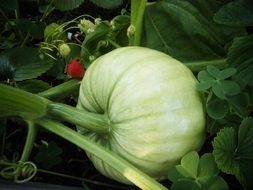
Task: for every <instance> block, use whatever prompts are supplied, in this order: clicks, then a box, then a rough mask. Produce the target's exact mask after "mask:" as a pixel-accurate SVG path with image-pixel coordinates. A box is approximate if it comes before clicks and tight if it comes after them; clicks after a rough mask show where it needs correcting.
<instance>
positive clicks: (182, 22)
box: [142, 0, 244, 62]
mask: <svg viewBox="0 0 253 190" xmlns="http://www.w3.org/2000/svg"><path fill="white" fill-rule="evenodd" d="M225 3H226V1H213V0H208V1H197V0H193V1H180V0H163V1H158V2H157V3H154V4H150V5H149V6H147V8H146V12H145V15H144V36H143V40H142V45H143V46H147V47H150V48H153V49H157V50H160V51H162V52H165V53H167V54H169V55H171V56H172V57H174V58H177V59H179V60H181V61H183V62H192V61H199V60H210V59H211V60H213V59H219V58H221V57H224V56H225V55H226V49H225V45H226V44H227V43H229V42H230V41H231V40H232V39H233V37H234V36H236V35H238V34H242V33H244V29H240V28H232V27H230V28H229V27H227V26H222V25H219V24H217V23H215V22H214V21H213V19H212V18H213V15H214V13H215V12H216V11H217V9H219V7H220V6H222V5H223V4H225Z"/></svg>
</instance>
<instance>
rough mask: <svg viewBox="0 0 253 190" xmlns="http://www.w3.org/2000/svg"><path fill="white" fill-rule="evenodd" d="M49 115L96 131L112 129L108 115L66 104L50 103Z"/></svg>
mask: <svg viewBox="0 0 253 190" xmlns="http://www.w3.org/2000/svg"><path fill="white" fill-rule="evenodd" d="M48 115H51V116H54V117H58V118H60V119H63V120H65V121H69V122H71V123H73V124H75V125H77V126H78V127H83V128H85V129H87V130H91V131H93V132H96V133H105V134H108V133H109V131H110V125H109V120H108V118H107V117H106V115H102V114H97V113H92V112H88V111H85V110H80V109H77V108H75V107H72V106H68V105H66V104H61V103H51V104H49V105H48Z"/></svg>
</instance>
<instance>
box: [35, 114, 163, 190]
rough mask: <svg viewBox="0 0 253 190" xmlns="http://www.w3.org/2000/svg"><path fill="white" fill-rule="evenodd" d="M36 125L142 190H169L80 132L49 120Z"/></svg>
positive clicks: (39, 121)
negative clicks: (101, 161)
mask: <svg viewBox="0 0 253 190" xmlns="http://www.w3.org/2000/svg"><path fill="white" fill-rule="evenodd" d="M36 123H37V124H39V125H40V126H42V127H43V128H45V129H47V130H49V131H51V132H53V133H55V134H56V135H59V136H61V137H62V138H64V139H66V140H68V141H69V142H71V143H73V144H75V145H77V146H79V147H80V148H82V149H83V150H85V151H87V152H89V153H91V154H93V155H95V156H96V157H98V158H99V159H101V160H103V161H104V162H105V163H107V164H108V165H109V166H111V167H112V168H114V169H115V170H117V171H118V172H120V173H121V174H122V175H123V176H124V177H126V178H127V179H128V180H129V181H131V182H132V183H134V184H135V185H136V186H138V187H140V188H141V189H145V190H153V189H156V190H167V188H166V187H164V186H163V185H161V184H160V183H158V182H157V181H156V180H154V179H153V178H151V177H149V176H148V175H147V174H145V173H143V172H142V171H140V170H138V169H137V168H135V167H134V166H133V165H132V164H130V163H129V162H127V161H126V160H124V159H123V158H121V157H120V156H118V155H117V154H115V153H114V152H112V151H109V150H108V149H106V148H105V147H103V146H101V145H99V144H96V143H95V142H93V141H91V140H90V139H88V138H87V137H85V136H84V135H81V134H79V133H78V132H76V131H74V130H72V129H70V128H68V127H66V126H64V125H63V124H60V123H57V122H54V121H52V120H49V119H38V120H36Z"/></svg>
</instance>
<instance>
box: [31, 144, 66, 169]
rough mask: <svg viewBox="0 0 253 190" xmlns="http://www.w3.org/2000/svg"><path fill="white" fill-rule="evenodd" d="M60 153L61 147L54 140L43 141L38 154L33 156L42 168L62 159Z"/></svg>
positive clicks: (55, 163) (51, 165)
mask: <svg viewBox="0 0 253 190" xmlns="http://www.w3.org/2000/svg"><path fill="white" fill-rule="evenodd" d="M61 154H62V149H61V148H60V147H59V146H58V145H57V144H56V143H55V142H44V141H43V143H42V145H41V146H40V148H39V152H38V154H37V155H36V156H35V157H34V159H35V163H37V164H39V165H41V166H42V167H43V168H44V169H50V168H52V167H53V166H55V165H57V164H59V163H60V162H61V161H62V159H61V157H60V156H61Z"/></svg>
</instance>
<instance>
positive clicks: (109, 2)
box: [90, 0, 123, 9]
mask: <svg viewBox="0 0 253 190" xmlns="http://www.w3.org/2000/svg"><path fill="white" fill-rule="evenodd" d="M90 1H91V2H92V3H94V4H95V5H97V6H98V7H102V8H105V9H115V8H117V7H119V6H120V5H122V3H123V0H90Z"/></svg>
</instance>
